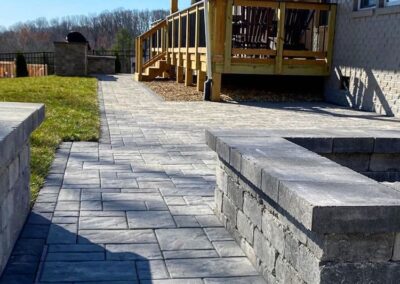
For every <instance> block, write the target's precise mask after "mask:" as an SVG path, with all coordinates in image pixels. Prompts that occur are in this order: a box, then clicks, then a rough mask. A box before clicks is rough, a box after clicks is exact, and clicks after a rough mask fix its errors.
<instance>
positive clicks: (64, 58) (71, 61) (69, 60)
mask: <svg viewBox="0 0 400 284" xmlns="http://www.w3.org/2000/svg"><path fill="white" fill-rule="evenodd" d="M54 52H55V54H54V73H55V74H56V75H58V76H86V75H87V65H88V64H87V55H88V45H87V43H68V42H55V43H54Z"/></svg>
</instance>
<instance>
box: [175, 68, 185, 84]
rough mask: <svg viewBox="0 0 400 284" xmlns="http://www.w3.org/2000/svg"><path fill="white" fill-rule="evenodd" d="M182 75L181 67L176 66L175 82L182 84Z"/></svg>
mask: <svg viewBox="0 0 400 284" xmlns="http://www.w3.org/2000/svg"><path fill="white" fill-rule="evenodd" d="M183 78H184V74H183V67H181V66H176V82H177V83H183V82H184V79H183Z"/></svg>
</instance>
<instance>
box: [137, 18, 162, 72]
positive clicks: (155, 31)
mask: <svg viewBox="0 0 400 284" xmlns="http://www.w3.org/2000/svg"><path fill="white" fill-rule="evenodd" d="M166 26H167V21H166V20H162V21H159V22H158V23H157V24H155V25H153V26H152V27H151V29H150V30H148V31H146V32H145V33H143V34H141V35H140V36H139V37H137V38H136V40H135V50H136V64H135V71H136V74H139V79H140V76H141V74H142V73H143V71H144V70H145V69H146V68H147V67H149V66H151V65H152V64H154V63H155V62H156V61H157V60H159V59H160V58H161V57H162V56H163V55H165V48H166V45H165V44H166V41H165V37H166V33H167V30H166Z"/></svg>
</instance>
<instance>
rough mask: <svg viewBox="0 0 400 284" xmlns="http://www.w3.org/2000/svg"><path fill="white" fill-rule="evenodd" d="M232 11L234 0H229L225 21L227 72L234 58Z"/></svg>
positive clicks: (225, 60)
mask: <svg viewBox="0 0 400 284" xmlns="http://www.w3.org/2000/svg"><path fill="white" fill-rule="evenodd" d="M232 10H233V0H227V4H226V20H225V27H226V28H225V29H226V30H225V52H224V62H225V70H227V71H229V69H230V66H231V58H232V22H233V21H232Z"/></svg>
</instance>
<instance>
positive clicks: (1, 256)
mask: <svg viewBox="0 0 400 284" xmlns="http://www.w3.org/2000/svg"><path fill="white" fill-rule="evenodd" d="M43 119H44V106H43V105H39V104H22V103H0V275H1V273H2V271H3V269H4V267H5V265H6V264H7V260H8V258H9V256H10V254H11V251H12V249H13V247H14V244H15V242H16V240H17V238H18V236H19V233H20V231H21V229H22V227H23V225H24V223H25V219H26V217H27V216H28V213H29V210H30V188H29V178H30V170H29V157H30V154H29V153H30V151H29V136H30V134H31V133H32V131H33V130H34V129H35V128H36V127H38V126H39V125H40V123H41V122H42V121H43Z"/></svg>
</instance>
